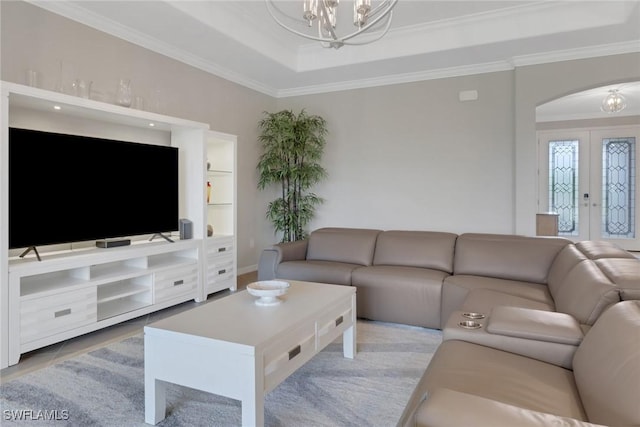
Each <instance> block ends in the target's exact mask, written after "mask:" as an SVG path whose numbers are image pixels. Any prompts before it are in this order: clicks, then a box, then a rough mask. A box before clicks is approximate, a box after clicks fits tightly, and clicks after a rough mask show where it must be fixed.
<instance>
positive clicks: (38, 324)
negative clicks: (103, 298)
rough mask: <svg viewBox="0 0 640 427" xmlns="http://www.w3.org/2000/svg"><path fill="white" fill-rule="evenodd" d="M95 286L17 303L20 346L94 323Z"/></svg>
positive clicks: (95, 312) (95, 305) (95, 314)
mask: <svg viewBox="0 0 640 427" xmlns="http://www.w3.org/2000/svg"><path fill="white" fill-rule="evenodd" d="M97 304H98V303H97V291H96V287H95V286H90V287H86V288H83V289H78V290H75V291H70V292H62V293H59V294H55V295H51V296H47V297H42V298H33V299H29V300H26V301H21V303H20V343H21V344H25V343H29V342H31V341H35V340H38V339H41V338H45V337H48V336H50V335H53V334H57V333H60V332H64V331H68V330H71V329H74V328H78V327H81V326H85V325H88V324H91V323H95V322H96V321H97Z"/></svg>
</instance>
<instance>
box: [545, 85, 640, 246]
mask: <svg viewBox="0 0 640 427" xmlns="http://www.w3.org/2000/svg"><path fill="white" fill-rule="evenodd" d="M610 90H619V91H620V93H621V94H622V95H623V96H624V97H625V98H626V103H627V107H626V108H625V109H624V110H622V111H619V112H616V113H607V112H603V111H602V110H601V104H602V102H603V99H604V98H605V97H606V96H607V95H608V93H609V91H610ZM536 123H537V141H538V210H539V211H552V212H556V213H557V214H558V215H559V217H558V230H559V235H561V236H565V237H567V238H570V239H572V240H576V241H578V240H610V241H613V242H615V243H616V244H618V245H619V246H621V247H624V248H626V249H630V250H640V206H638V204H639V201H640V198H639V197H638V195H639V194H640V193H639V191H640V155H639V154H640V153H638V150H639V148H638V146H639V145H640V82H629V83H622V84H618V85H610V86H604V87H600V88H595V89H591V90H588V91H583V92H579V93H574V94H571V95H568V96H565V97H562V98H559V99H556V100H553V101H551V102H548V103H546V104H543V105H540V106H539V107H537V108H536Z"/></svg>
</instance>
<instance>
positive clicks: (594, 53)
mask: <svg viewBox="0 0 640 427" xmlns="http://www.w3.org/2000/svg"><path fill="white" fill-rule="evenodd" d="M639 52H640V40H632V41H628V42H620V43H611V44H603V45H598V46H588V47H583V48H576V49H565V50H556V51H551V52H544V53H536V54H532V55H519V56H514V57H513V59H512V60H511V63H512V64H513V66H514V67H524V66H527V65H538V64H549V63H552V62H561V61H573V60H577V59H588V58H598V57H601V56H611V55H623V54H626V53H639Z"/></svg>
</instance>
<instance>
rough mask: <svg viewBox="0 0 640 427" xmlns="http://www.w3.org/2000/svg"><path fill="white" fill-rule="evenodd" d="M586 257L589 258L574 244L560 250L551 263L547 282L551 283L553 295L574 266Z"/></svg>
mask: <svg viewBox="0 0 640 427" xmlns="http://www.w3.org/2000/svg"><path fill="white" fill-rule="evenodd" d="M585 259H587V256H586V255H585V254H583V253H582V252H580V251H579V250H578V248H576V246H575V245H573V244H571V245H567V246H565V247H564V248H563V249H562V250H561V251H560V253H559V254H558V256H556V258H555V259H554V260H553V263H552V264H551V269H549V277H548V278H547V284H548V285H549V292H550V293H551V295H553V294H555V293H556V292H557V291H558V289H559V288H560V285H562V283H564V279H565V278H566V277H567V274H569V272H570V271H571V270H572V269H573V267H575V266H576V265H577V264H578V263H579V262H581V261H584V260H585Z"/></svg>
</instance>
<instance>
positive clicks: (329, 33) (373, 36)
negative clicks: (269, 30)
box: [265, 0, 398, 49]
mask: <svg viewBox="0 0 640 427" xmlns="http://www.w3.org/2000/svg"><path fill="white" fill-rule="evenodd" d="M299 1H301V4H300V16H299V18H294V17H292V16H290V15H288V14H286V13H284V12H283V11H282V10H281V9H280V8H279V7H278V6H277V4H276V2H277V0H265V2H266V5H267V10H268V11H269V14H270V15H271V17H272V18H273V19H274V20H275V21H276V23H277V24H278V25H280V26H281V27H282V28H284V29H285V30H287V31H289V32H291V33H293V34H296V35H298V36H300V37H304V38H306V39H310V40H315V41H318V42H320V44H321V45H322V47H326V48H334V49H339V48H341V47H342V46H344V45H363V44H368V43H372V42H374V41H376V40H380V39H381V38H382V37H384V35H385V34H387V32H388V31H389V28H390V26H391V20H392V18H393V8H394V6H395V5H396V3H398V0H382V1H381V2H379V4H378V5H377V6H376V7H375V8H373V7H372V5H371V0H353V20H352V22H353V25H354V26H355V27H356V28H355V30H353V31H351V32H347V34H343V33H341V32H339V31H338V28H337V26H338V6H339V2H340V0H299ZM287 3H288V2H287ZM342 13H344V12H342ZM342 13H341V15H342ZM285 20H287V21H289V22H290V24H289V25H288V24H286V23H285ZM314 27H316V28H314ZM376 30H380V31H376ZM365 33H366V34H365ZM357 36H361V37H358V40H354V39H355V38H356V37H357Z"/></svg>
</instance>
